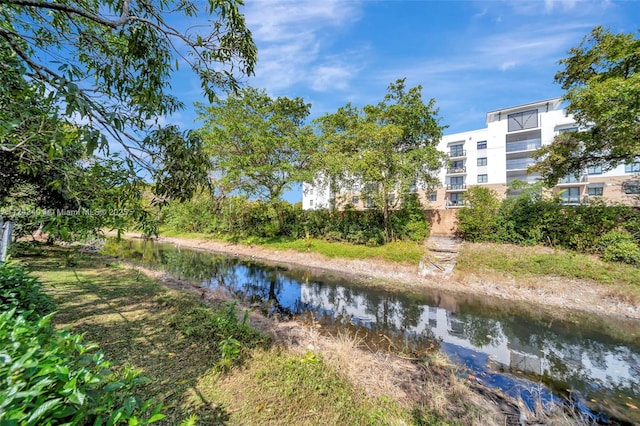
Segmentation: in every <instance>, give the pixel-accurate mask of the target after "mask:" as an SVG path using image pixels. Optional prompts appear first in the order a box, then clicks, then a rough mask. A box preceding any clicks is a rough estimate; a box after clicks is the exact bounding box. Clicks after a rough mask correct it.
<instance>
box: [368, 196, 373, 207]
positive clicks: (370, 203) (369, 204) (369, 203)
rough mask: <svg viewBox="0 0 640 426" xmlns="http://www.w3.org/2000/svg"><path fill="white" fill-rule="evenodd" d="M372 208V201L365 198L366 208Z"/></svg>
mask: <svg viewBox="0 0 640 426" xmlns="http://www.w3.org/2000/svg"><path fill="white" fill-rule="evenodd" d="M372 207H373V199H371V198H367V208H372Z"/></svg>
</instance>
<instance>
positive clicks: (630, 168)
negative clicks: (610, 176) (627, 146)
mask: <svg viewBox="0 0 640 426" xmlns="http://www.w3.org/2000/svg"><path fill="white" fill-rule="evenodd" d="M624 171H625V173H638V172H640V163H629V164H625V165H624Z"/></svg>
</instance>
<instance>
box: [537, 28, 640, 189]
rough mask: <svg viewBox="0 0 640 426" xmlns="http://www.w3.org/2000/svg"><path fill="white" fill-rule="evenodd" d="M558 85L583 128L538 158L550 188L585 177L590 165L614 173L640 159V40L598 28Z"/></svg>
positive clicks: (573, 55) (573, 53) (566, 62)
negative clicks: (563, 180) (571, 178)
mask: <svg viewBox="0 0 640 426" xmlns="http://www.w3.org/2000/svg"><path fill="white" fill-rule="evenodd" d="M560 64H561V65H562V66H563V67H564V69H563V70H562V71H559V72H558V73H557V74H556V76H555V80H556V82H558V83H560V84H561V85H562V88H563V89H565V90H566V91H567V92H566V94H565V95H564V100H565V101H567V102H568V106H567V112H568V113H571V114H573V116H574V118H575V119H576V121H577V123H578V125H579V126H580V129H579V130H578V131H574V132H565V133H562V134H560V135H558V136H557V137H556V138H555V140H554V141H553V143H552V144H550V145H547V146H544V147H542V148H541V149H540V150H539V151H538V152H537V153H536V158H537V160H538V163H537V164H536V165H535V166H534V167H533V168H532V171H537V172H539V173H540V174H541V175H542V177H543V179H544V180H545V181H546V182H547V184H550V185H554V184H555V183H556V182H557V181H558V179H559V178H561V177H563V176H567V175H570V174H574V175H575V174H579V173H582V172H583V171H584V170H585V169H586V168H587V167H588V166H597V165H600V166H602V167H603V169H604V170H609V169H612V168H614V167H616V166H617V165H619V164H622V163H628V162H634V161H638V158H639V156H640V118H639V117H640V72H639V71H640V39H638V38H637V37H635V36H634V34H633V33H630V34H612V33H611V32H610V31H609V30H606V29H604V28H602V27H596V28H594V29H593V30H592V31H591V34H589V35H588V36H586V37H585V38H584V39H583V40H582V42H581V43H580V45H579V46H578V47H574V48H572V49H571V50H569V56H568V57H567V58H565V59H562V60H561V61H560Z"/></svg>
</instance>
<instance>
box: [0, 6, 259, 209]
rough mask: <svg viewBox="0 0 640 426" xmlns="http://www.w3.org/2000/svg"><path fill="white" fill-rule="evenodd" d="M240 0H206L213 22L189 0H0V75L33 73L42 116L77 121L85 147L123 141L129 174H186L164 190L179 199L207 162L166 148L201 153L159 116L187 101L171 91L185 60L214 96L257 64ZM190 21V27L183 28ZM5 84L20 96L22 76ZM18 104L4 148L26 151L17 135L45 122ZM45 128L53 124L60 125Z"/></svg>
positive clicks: (2, 128)
mask: <svg viewBox="0 0 640 426" xmlns="http://www.w3.org/2000/svg"><path fill="white" fill-rule="evenodd" d="M241 4H242V3H241V1H240V0H209V1H208V2H207V4H206V10H205V11H204V13H206V14H207V15H209V16H211V17H212V18H213V21H212V22H209V23H207V24H206V25H197V24H198V23H199V22H200V21H195V19H196V15H197V14H198V13H201V12H199V11H198V9H197V7H196V2H191V1H172V0H165V1H161V2H147V1H132V0H69V1H65V2H48V1H44V0H2V1H0V50H1V51H2V52H1V53H2V58H3V59H5V60H3V62H2V63H1V64H0V74H2V75H5V73H6V74H8V75H9V76H10V77H11V79H12V80H14V81H19V80H23V81H27V82H28V84H27V86H28V91H29V92H30V93H32V94H36V95H37V97H38V98H39V102H40V104H41V105H42V106H43V108H44V110H46V113H44V114H41V115H40V116H39V117H40V118H47V119H51V118H53V119H54V120H58V121H62V122H66V123H69V124H72V125H73V126H75V127H76V128H77V129H78V130H79V131H80V132H81V135H80V136H79V138H80V140H82V142H83V144H84V147H85V149H86V152H87V153H88V154H89V155H91V154H92V153H93V152H94V150H95V149H96V148H100V149H101V150H102V152H103V153H108V152H109V146H108V144H109V140H112V141H117V142H118V143H119V145H120V147H121V148H122V150H124V151H125V152H126V153H127V157H128V160H129V161H128V164H129V166H130V167H129V169H130V173H132V174H135V172H137V171H139V170H137V168H139V167H143V168H146V169H147V170H152V171H157V173H158V174H159V175H161V176H164V177H165V178H166V177H167V176H169V177H180V181H181V183H183V184H189V185H188V186H184V185H176V184H173V185H169V184H164V185H160V186H159V187H158V190H159V191H160V192H162V191H163V190H164V189H175V188H178V187H180V188H181V191H180V193H179V194H178V196H179V197H180V198H183V197H185V196H188V195H189V191H188V189H189V188H191V187H193V186H194V185H195V184H197V183H199V182H201V180H202V176H204V175H205V173H203V172H202V171H203V167H204V166H205V164H202V163H199V162H192V161H186V162H176V161H173V160H171V158H170V157H171V155H172V154H173V153H178V154H179V155H180V156H181V158H187V157H189V156H190V155H191V154H194V155H196V156H199V154H200V153H199V152H198V150H197V148H198V144H197V143H194V141H193V140H192V139H191V138H192V136H191V135H190V134H188V133H180V132H177V131H176V129H172V128H170V129H168V130H167V129H165V128H162V127H159V126H157V125H155V124H154V122H157V120H158V117H160V116H164V115H170V114H172V113H174V112H176V111H177V110H179V109H181V108H182V107H183V104H182V102H181V101H180V100H179V99H177V98H176V97H175V96H173V95H171V94H169V91H168V89H169V88H170V86H171V83H170V82H171V77H172V76H173V74H174V72H175V71H177V70H178V66H179V64H180V63H183V64H186V65H187V66H188V67H190V68H191V69H192V71H193V72H194V73H196V74H197V75H198V77H199V79H200V82H201V87H202V90H203V92H204V94H205V95H206V96H207V97H208V98H209V99H210V100H213V99H215V98H216V95H217V91H218V90H229V89H234V90H235V89H237V87H238V80H237V74H238V73H240V74H246V75H249V74H251V73H252V72H253V68H254V64H255V61H256V48H255V45H254V43H253V41H252V38H251V33H250V32H249V30H248V29H247V28H246V26H245V21H244V17H243V16H242V14H241V13H240V12H239V6H240V5H241ZM200 17H201V15H199V16H198V18H200ZM181 19H184V20H185V22H184V23H183V22H182V21H180V20H181ZM189 20H190V22H191V23H193V24H194V25H193V26H191V27H189V28H188V29H186V30H180V29H178V27H185V28H186V25H187V24H189V22H187V21H189ZM202 22H203V21H202ZM174 23H175V24H174ZM203 29H206V32H205V33H201V32H200V30H203ZM1 90H2V95H3V96H6V98H7V99H10V100H12V101H13V102H14V104H15V105H21V100H22V96H23V95H24V93H25V89H24V85H18V86H15V87H14V86H3V88H2V89H1ZM12 112H13V115H12V116H11V117H8V118H10V120H5V117H4V116H3V115H4V114H3V113H0V118H1V119H2V120H0V121H1V122H2V124H0V151H3V152H16V153H18V155H19V156H20V155H21V153H22V152H23V151H24V150H25V149H30V148H34V146H33V145H32V146H29V144H28V141H24V140H23V139H20V138H17V137H16V136H17V135H20V134H27V135H29V136H31V135H36V134H37V132H38V130H39V127H38V123H39V122H38V120H33V116H32V115H31V114H30V113H29V112H28V111H27V112H17V113H16V111H15V109H14V111H12ZM80 123H81V124H80ZM16 129H22V130H25V129H26V130H27V133H24V132H23V131H21V132H17V131H16ZM48 130H49V131H51V132H54V133H55V132H56V131H57V130H56V128H55V126H54V127H48ZM150 130H151V131H152V133H149V131H150ZM58 139H59V138H57V137H53V138H51V140H52V142H51V143H50V144H49V145H50V149H51V151H50V152H53V153H56V152H61V151H62V150H63V148H64V147H63V146H61V145H60V144H59V143H58ZM190 139H191V140H190ZM185 140H186V142H185ZM185 150H186V151H188V152H185ZM200 158H201V156H200ZM178 165H179V166H180V167H177V166H178ZM159 195H162V196H171V195H173V194H170V193H160V194H159Z"/></svg>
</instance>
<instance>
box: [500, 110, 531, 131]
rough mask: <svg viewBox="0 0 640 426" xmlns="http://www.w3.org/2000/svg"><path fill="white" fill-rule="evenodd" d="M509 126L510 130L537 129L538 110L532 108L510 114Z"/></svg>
mask: <svg viewBox="0 0 640 426" xmlns="http://www.w3.org/2000/svg"><path fill="white" fill-rule="evenodd" d="M507 127H508V128H509V131H510V132H517V131H518V130H526V129H535V128H536V127H538V110H537V109H532V110H530V111H523V112H516V113H514V114H509V116H508V125H507Z"/></svg>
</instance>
